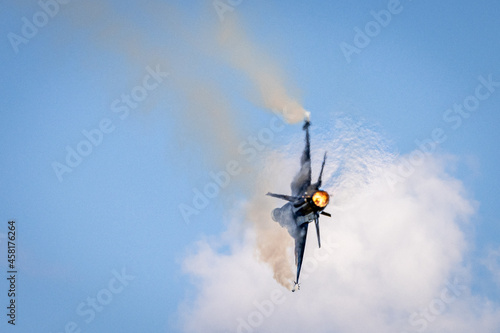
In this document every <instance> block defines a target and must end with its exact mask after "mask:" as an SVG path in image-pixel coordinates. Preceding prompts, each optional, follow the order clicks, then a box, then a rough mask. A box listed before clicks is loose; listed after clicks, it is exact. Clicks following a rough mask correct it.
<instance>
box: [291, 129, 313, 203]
mask: <svg viewBox="0 0 500 333" xmlns="http://www.w3.org/2000/svg"><path fill="white" fill-rule="evenodd" d="M309 125H310V123H309V121H306V123H305V124H304V130H305V131H306V146H305V148H304V151H303V152H302V157H301V158H300V171H299V173H297V174H296V175H295V177H294V179H293V181H292V184H291V187H292V196H295V197H300V196H301V195H302V194H304V192H305V191H306V190H307V188H308V187H309V185H311V147H310V144H309Z"/></svg>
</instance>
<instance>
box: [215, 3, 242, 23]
mask: <svg viewBox="0 0 500 333" xmlns="http://www.w3.org/2000/svg"><path fill="white" fill-rule="evenodd" d="M242 2H243V0H214V1H213V2H212V5H213V6H214V9H215V12H216V13H217V16H219V21H221V22H223V21H224V15H226V13H227V12H234V8H236V7H238V6H239V5H241V3H242Z"/></svg>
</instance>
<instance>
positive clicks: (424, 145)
mask: <svg viewBox="0 0 500 333" xmlns="http://www.w3.org/2000/svg"><path fill="white" fill-rule="evenodd" d="M477 80H478V81H479V84H478V85H477V86H476V88H475V89H474V92H473V93H472V94H470V95H469V96H467V97H465V98H464V99H463V101H462V102H460V103H454V104H453V106H452V107H450V108H449V109H446V110H445V111H444V112H443V115H442V119H443V121H444V122H445V123H446V124H447V125H448V126H449V127H450V128H451V129H452V130H454V131H456V130H458V129H459V128H460V127H461V126H462V124H463V121H464V119H468V118H469V117H470V116H471V115H473V114H474V112H476V111H477V110H478V109H479V107H480V106H481V103H482V102H484V101H486V100H487V99H488V98H490V97H491V96H492V95H493V93H494V92H495V91H496V90H497V89H498V88H500V81H494V79H493V74H489V75H488V76H487V77H484V76H482V75H481V76H479V77H478V78H477ZM446 140H448V135H447V134H446V130H445V129H444V128H442V127H436V128H434V129H433V130H432V131H431V134H430V137H428V138H425V139H423V140H418V139H417V140H415V145H416V146H417V149H415V150H414V151H413V152H411V153H410V155H409V156H408V157H405V158H402V159H401V161H400V163H398V166H397V168H396V171H395V172H386V173H385V180H386V182H387V184H388V185H389V187H391V189H392V190H394V186H395V185H396V184H398V183H401V182H404V181H405V179H407V178H408V177H410V176H411V175H412V174H413V173H414V172H415V170H416V168H417V167H419V166H421V165H422V164H423V163H424V161H425V158H426V157H428V156H430V155H431V154H432V153H434V152H435V151H436V149H437V146H438V145H439V144H442V143H443V142H445V141H446Z"/></svg>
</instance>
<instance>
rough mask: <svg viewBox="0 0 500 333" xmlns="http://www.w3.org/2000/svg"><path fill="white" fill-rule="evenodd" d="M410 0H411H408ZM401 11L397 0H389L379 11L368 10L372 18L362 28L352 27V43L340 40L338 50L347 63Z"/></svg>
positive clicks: (401, 6) (401, 7)
mask: <svg viewBox="0 0 500 333" xmlns="http://www.w3.org/2000/svg"><path fill="white" fill-rule="evenodd" d="M409 1H411V0H409ZM402 11H403V5H401V2H400V1H399V0H389V2H388V3H387V9H382V10H379V11H374V10H372V11H370V15H371V16H372V17H373V19H374V20H372V21H368V22H367V23H366V24H365V26H364V28H363V29H361V28H359V27H354V32H355V35H354V37H353V41H352V44H349V43H346V42H342V43H340V44H339V47H340V50H341V51H342V54H343V55H344V57H345V60H346V61H347V63H348V64H350V63H351V61H352V59H351V57H352V55H353V54H360V53H361V50H363V49H365V48H366V47H368V45H370V43H371V41H372V39H373V38H375V37H377V36H378V35H379V34H380V32H381V31H382V28H386V27H387V26H388V25H389V24H390V23H391V21H392V18H393V17H394V16H395V15H398V14H400V13H401V12H402Z"/></svg>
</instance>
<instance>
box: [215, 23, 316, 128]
mask: <svg viewBox="0 0 500 333" xmlns="http://www.w3.org/2000/svg"><path fill="white" fill-rule="evenodd" d="M218 41H219V45H220V46H221V48H222V49H223V50H224V51H225V53H226V55H227V56H228V58H227V60H228V61H229V63H230V64H231V65H232V66H234V67H235V68H236V69H238V70H240V71H241V72H242V73H244V74H245V75H246V77H247V78H248V79H250V81H251V82H252V84H253V85H254V86H255V87H256V88H257V90H258V104H260V105H261V106H262V107H264V108H266V109H269V110H271V111H273V112H278V113H280V114H282V115H283V116H284V118H285V120H286V121H287V122H289V123H297V122H300V121H302V120H304V117H305V116H306V110H305V109H304V107H302V105H301V104H300V103H299V101H298V100H297V99H296V98H294V97H292V96H290V94H289V92H288V91H287V89H286V85H285V77H284V75H283V73H282V72H281V71H280V70H279V66H278V65H277V64H275V63H274V62H273V61H272V60H271V59H270V58H268V57H267V56H266V54H265V53H264V52H262V51H261V50H259V48H258V47H257V45H255V44H253V43H252V42H251V41H250V39H249V37H248V36H247V35H246V34H245V32H244V31H243V29H242V27H241V26H240V24H239V23H238V22H237V20H236V17H235V16H233V17H232V18H228V19H226V20H224V22H223V23H222V24H221V26H220V28H219V31H218Z"/></svg>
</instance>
